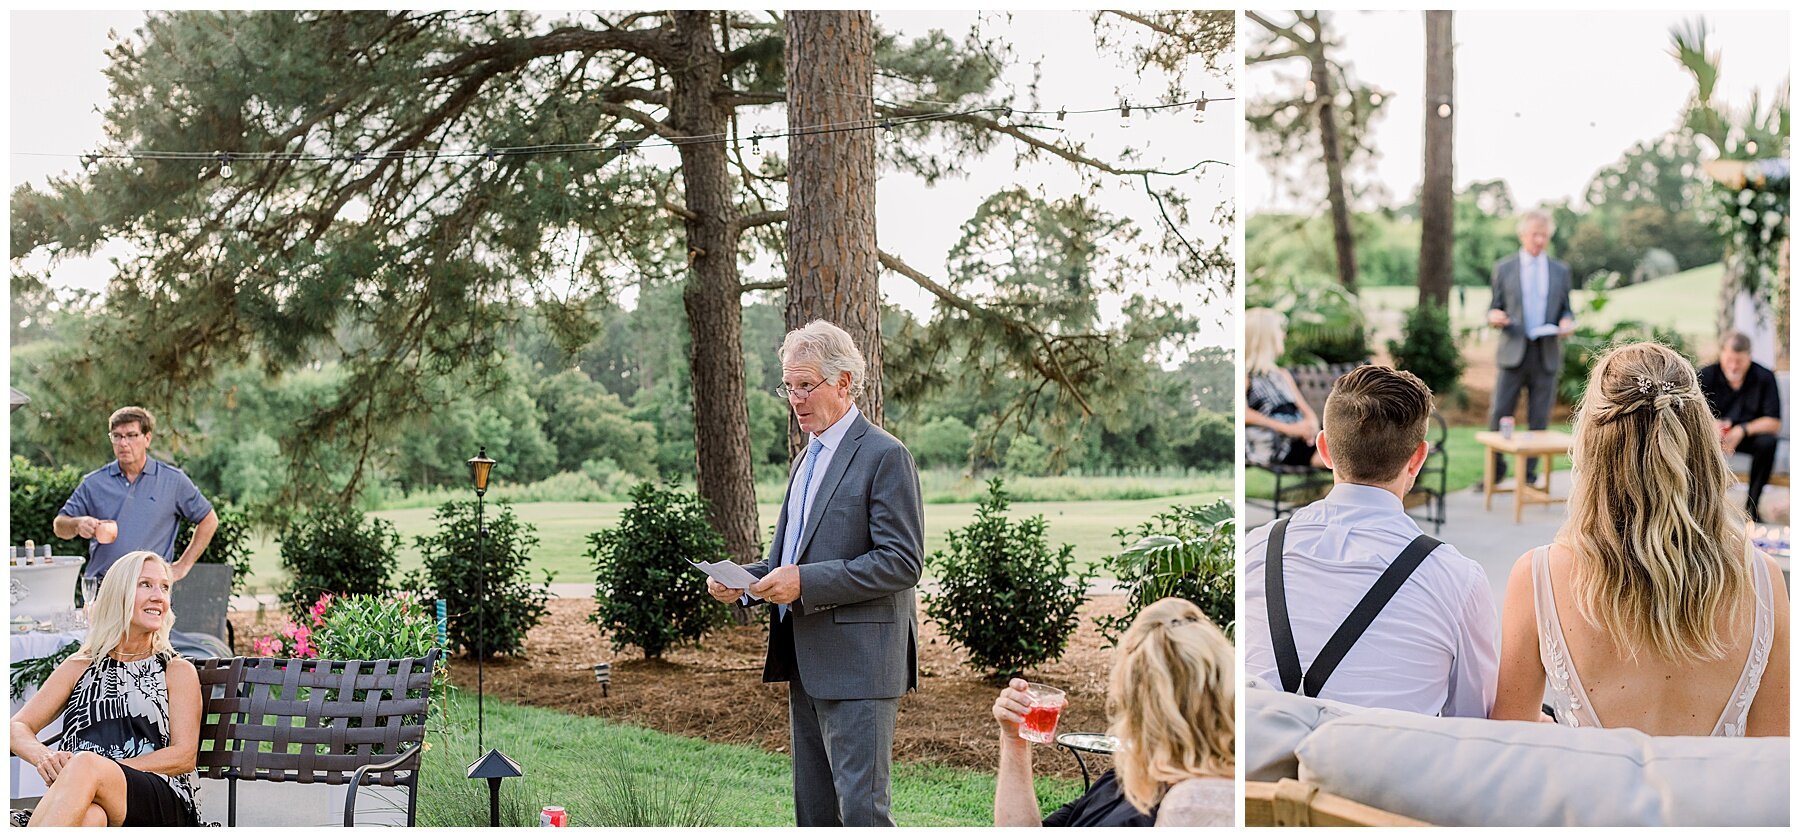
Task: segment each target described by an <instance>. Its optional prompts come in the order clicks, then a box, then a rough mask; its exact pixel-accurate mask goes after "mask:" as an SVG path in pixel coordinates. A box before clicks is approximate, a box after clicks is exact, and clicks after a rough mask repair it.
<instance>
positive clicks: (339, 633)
mask: <svg viewBox="0 0 1800 837" xmlns="http://www.w3.org/2000/svg"><path fill="white" fill-rule="evenodd" d="M314 610H315V615H314V616H313V623H314V627H313V632H312V637H311V639H312V644H313V648H314V649H315V650H316V651H317V652H318V655H319V657H320V658H321V659H326V660H410V659H416V658H419V657H423V656H425V655H426V654H429V653H431V649H433V648H436V647H437V618H436V616H435V615H434V614H433V613H432V607H431V604H430V603H429V602H426V601H422V600H420V599H419V598H418V596H417V595H415V594H413V593H390V594H383V595H368V594H363V593H359V594H355V595H350V596H339V597H334V598H332V599H330V600H329V601H327V602H325V606H324V607H323V608H322V609H321V608H315V609H314ZM320 610H322V613H319V612H318V611H320ZM449 689H450V666H449V665H448V664H447V663H446V662H444V661H443V660H439V662H438V666H437V670H436V671H434V672H432V677H431V704H432V710H431V711H430V714H432V715H436V716H438V717H440V718H441V717H442V716H443V712H442V707H443V701H444V699H445V698H446V697H447V696H448V694H449Z"/></svg>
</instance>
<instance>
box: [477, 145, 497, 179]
mask: <svg viewBox="0 0 1800 837" xmlns="http://www.w3.org/2000/svg"><path fill="white" fill-rule="evenodd" d="M481 170H482V171H483V172H486V173H487V175H488V176H489V177H492V176H493V175H494V173H495V172H498V171H500V160H499V159H498V157H497V156H496V155H495V153H494V151H493V150H492V149H489V150H488V153H487V159H485V160H482V161H481Z"/></svg>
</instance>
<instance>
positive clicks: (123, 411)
mask: <svg viewBox="0 0 1800 837" xmlns="http://www.w3.org/2000/svg"><path fill="white" fill-rule="evenodd" d="M133 422H135V423H136V424H137V426H138V431H139V432H141V433H143V434H144V435H145V436H148V435H150V434H151V433H153V432H155V431H156V417H155V416H153V415H150V411H149V410H146V409H144V408H143V407H120V408H119V409H117V410H114V411H113V414H112V418H110V419H107V420H106V429H107V430H117V429H118V428H119V426H120V425H124V424H131V423H133Z"/></svg>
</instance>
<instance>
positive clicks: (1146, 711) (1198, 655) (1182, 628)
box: [1106, 597, 1237, 814]
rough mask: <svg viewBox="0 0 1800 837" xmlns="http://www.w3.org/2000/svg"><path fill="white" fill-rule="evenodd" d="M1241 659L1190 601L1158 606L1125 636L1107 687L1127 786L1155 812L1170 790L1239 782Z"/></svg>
mask: <svg viewBox="0 0 1800 837" xmlns="http://www.w3.org/2000/svg"><path fill="white" fill-rule="evenodd" d="M1235 659H1236V654H1235V653H1234V652H1233V650H1232V645H1231V641H1230V640H1228V639H1226V638H1225V634H1224V633H1222V632H1221V631H1220V630H1219V629H1218V627H1217V626H1216V625H1214V624H1213V623H1212V622H1211V621H1210V620H1208V619H1207V618H1206V614H1205V613H1202V612H1201V611H1200V608H1199V606H1197V605H1195V604H1194V603H1193V602H1190V601H1188V600H1187V599H1181V598H1174V597H1171V598H1166V599H1161V600H1159V601H1156V602H1153V603H1151V604H1150V605H1149V606H1148V607H1145V608H1144V609H1143V611H1142V612H1141V613H1139V614H1138V618H1137V620H1136V621H1134V622H1132V623H1131V627H1130V628H1128V629H1126V631H1125V635H1124V636H1123V637H1120V638H1119V645H1118V648H1117V649H1115V656H1114V660H1113V667H1112V677H1111V679H1110V681H1109V682H1108V683H1107V687H1106V714H1107V716H1108V717H1110V718H1111V719H1112V725H1111V727H1110V728H1109V729H1108V730H1107V731H1108V733H1110V734H1111V735H1113V736H1115V737H1117V738H1118V739H1119V741H1120V744H1121V746H1120V748H1119V751H1118V752H1117V753H1116V754H1114V757H1113V763H1114V764H1115V765H1116V767H1117V771H1118V778H1119V788H1120V789H1121V790H1123V791H1124V793H1125V798H1126V800H1127V801H1129V802H1130V803H1131V804H1132V806H1133V807H1135V808H1137V809H1138V810H1139V811H1142V812H1144V813H1146V814H1147V813H1149V812H1150V811H1151V809H1153V808H1154V807H1156V804H1157V803H1158V802H1160V801H1161V800H1162V796H1163V793H1164V792H1165V791H1167V790H1168V788H1169V786H1171V785H1173V784H1175V783H1177V782H1180V781H1183V780H1185V779H1191V778H1195V777H1198V776H1223V777H1227V778H1229V777H1231V775H1232V773H1233V767H1232V766H1233V764H1234V756H1233V753H1234V752H1235V751H1236V746H1237V745H1236V727H1235V721H1234V720H1233V719H1234V717H1235V715H1236V712H1237V709H1236V707H1237V700H1236V691H1237V690H1236V677H1235V672H1236V664H1235V662H1234V660H1235Z"/></svg>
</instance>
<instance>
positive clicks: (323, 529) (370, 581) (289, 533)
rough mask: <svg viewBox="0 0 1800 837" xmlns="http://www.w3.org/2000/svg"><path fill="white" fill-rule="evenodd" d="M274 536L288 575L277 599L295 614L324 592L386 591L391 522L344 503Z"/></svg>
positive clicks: (395, 545)
mask: <svg viewBox="0 0 1800 837" xmlns="http://www.w3.org/2000/svg"><path fill="white" fill-rule="evenodd" d="M220 528H221V529H222V528H223V526H221V527H220ZM277 540H279V541H280V543H281V568H282V569H283V570H285V571H287V574H288V585H287V589H286V590H283V591H282V593H281V600H282V601H284V602H286V603H287V606H288V612H289V613H291V614H293V615H294V616H295V617H299V616H302V615H304V614H305V613H306V612H307V609H308V608H310V607H312V605H313V603H314V602H316V601H318V600H319V596H321V595H323V594H325V593H331V594H334V595H338V596H342V595H352V594H357V593H385V592H387V591H388V590H389V589H390V585H389V577H390V576H392V575H393V572H394V553H395V552H396V551H398V550H399V548H400V536H399V535H398V534H397V533H395V531H394V526H393V524H391V523H389V522H387V521H385V520H382V519H381V518H379V517H367V516H365V515H363V514H362V513H361V512H359V511H357V510H356V509H354V508H349V507H344V506H324V507H320V508H316V509H313V510H311V511H309V512H307V513H306V514H305V515H303V516H301V517H300V518H299V519H298V520H295V521H294V522H292V523H290V524H288V526H286V527H285V528H283V529H282V530H281V534H280V536H279V537H278V538H277Z"/></svg>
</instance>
